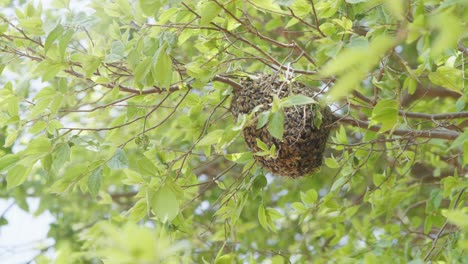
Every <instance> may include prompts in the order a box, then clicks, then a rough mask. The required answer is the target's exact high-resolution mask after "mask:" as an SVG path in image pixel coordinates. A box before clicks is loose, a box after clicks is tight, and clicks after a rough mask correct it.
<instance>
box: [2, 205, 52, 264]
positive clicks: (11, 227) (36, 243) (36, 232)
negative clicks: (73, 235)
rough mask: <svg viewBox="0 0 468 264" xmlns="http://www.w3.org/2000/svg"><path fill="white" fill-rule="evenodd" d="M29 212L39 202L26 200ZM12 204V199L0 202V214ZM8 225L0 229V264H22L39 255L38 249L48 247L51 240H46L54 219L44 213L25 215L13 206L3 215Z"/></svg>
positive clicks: (47, 213) (32, 210)
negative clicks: (36, 215)
mask: <svg viewBox="0 0 468 264" xmlns="http://www.w3.org/2000/svg"><path fill="white" fill-rule="evenodd" d="M27 201H28V204H29V208H30V211H31V212H34V211H35V210H36V209H37V208H38V206H39V200H38V199H36V198H28V200H27ZM12 203H13V199H8V200H0V214H3V213H4V212H5V210H6V209H7V208H8V207H9V206H10V205H11V204H12ZM5 218H6V219H7V220H8V225H6V226H1V227H0V263H2V264H24V263H26V262H27V261H30V260H31V259H32V258H33V257H34V256H36V255H37V254H38V253H39V250H38V249H37V248H38V247H41V246H44V245H50V244H52V243H53V240H52V239H47V232H48V231H49V224H50V223H52V222H54V217H53V216H52V215H51V214H50V213H49V212H47V211H46V212H44V213H43V214H41V215H40V216H38V217H36V218H35V217H34V216H33V215H32V214H30V213H26V212H25V211H23V210H22V209H21V208H19V207H18V206H16V205H14V206H13V207H11V208H10V209H9V210H8V211H7V212H6V214H5Z"/></svg>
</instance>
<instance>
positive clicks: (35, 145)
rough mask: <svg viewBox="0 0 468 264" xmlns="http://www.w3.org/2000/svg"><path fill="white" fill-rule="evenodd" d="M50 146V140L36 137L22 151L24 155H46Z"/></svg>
mask: <svg viewBox="0 0 468 264" xmlns="http://www.w3.org/2000/svg"><path fill="white" fill-rule="evenodd" d="M51 148H52V146H51V144H50V140H49V139H48V138H45V137H38V138H35V139H33V141H31V142H30V143H29V145H28V146H27V147H26V149H25V150H24V154H25V155H47V154H48V153H49V152H50V150H51Z"/></svg>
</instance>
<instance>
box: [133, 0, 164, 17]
mask: <svg viewBox="0 0 468 264" xmlns="http://www.w3.org/2000/svg"><path fill="white" fill-rule="evenodd" d="M138 4H139V5H140V8H141V10H142V11H143V14H145V15H146V16H149V17H154V15H156V11H158V10H159V8H161V6H162V3H161V0H138Z"/></svg>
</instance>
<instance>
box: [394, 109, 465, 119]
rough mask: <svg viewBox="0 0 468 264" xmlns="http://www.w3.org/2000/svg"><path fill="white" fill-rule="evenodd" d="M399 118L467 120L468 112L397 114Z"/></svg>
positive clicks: (400, 112)
mask: <svg viewBox="0 0 468 264" xmlns="http://www.w3.org/2000/svg"><path fill="white" fill-rule="evenodd" d="M398 113H399V114H400V115H401V116H406V117H410V118H419V119H428V120H446V119H457V118H468V112H458V113H443V114H424V113H414V112H405V111H401V110H400V111H399V112H398Z"/></svg>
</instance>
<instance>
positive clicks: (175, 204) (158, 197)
mask: <svg viewBox="0 0 468 264" xmlns="http://www.w3.org/2000/svg"><path fill="white" fill-rule="evenodd" d="M151 209H153V212H154V214H155V215H156V216H157V217H158V218H159V220H161V221H162V222H171V221H172V220H174V218H175V217H176V216H177V215H178V214H179V201H178V200H177V198H176V196H175V194H174V192H173V191H172V190H171V188H170V187H169V186H163V187H161V188H159V189H158V190H157V191H156V193H155V194H154V195H153V197H152V198H151Z"/></svg>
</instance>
